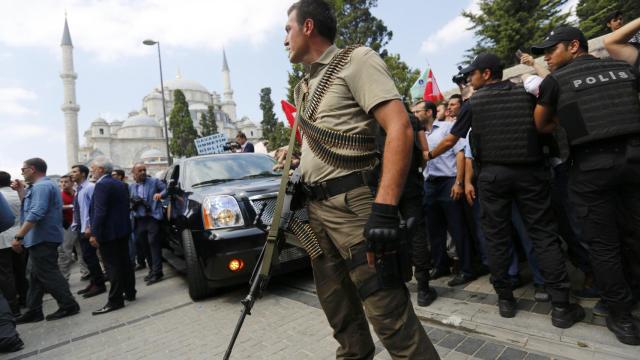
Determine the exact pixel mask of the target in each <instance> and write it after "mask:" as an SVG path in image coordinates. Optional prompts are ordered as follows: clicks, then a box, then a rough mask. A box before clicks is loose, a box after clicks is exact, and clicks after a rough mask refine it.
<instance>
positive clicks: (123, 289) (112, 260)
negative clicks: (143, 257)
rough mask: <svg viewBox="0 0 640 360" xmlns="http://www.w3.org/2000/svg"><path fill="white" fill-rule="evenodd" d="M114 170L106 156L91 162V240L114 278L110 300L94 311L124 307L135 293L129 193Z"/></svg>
mask: <svg viewBox="0 0 640 360" xmlns="http://www.w3.org/2000/svg"><path fill="white" fill-rule="evenodd" d="M112 170H113V165H112V164H111V160H109V159H108V158H106V157H104V156H99V157H97V158H96V159H95V160H93V162H92V164H91V171H92V172H93V176H94V178H95V179H97V181H96V186H95V188H94V191H93V198H92V199H91V208H90V211H91V215H90V217H91V238H90V239H89V242H90V243H91V245H92V246H94V247H96V248H100V253H101V254H102V260H103V261H104V262H105V265H106V267H107V268H108V269H109V272H108V274H109V280H110V282H111V288H110V289H109V301H107V304H106V305H105V306H104V307H102V308H101V309H99V310H96V311H94V312H93V315H101V314H106V313H108V312H111V311H114V310H118V309H121V308H123V307H124V300H125V299H126V300H128V301H133V300H135V297H136V290H135V278H134V274H133V269H132V268H131V264H130V262H129V234H130V233H131V226H130V222H129V196H128V191H127V186H126V185H125V184H124V183H123V182H121V181H119V180H116V179H114V178H112V177H111V171H112ZM123 294H124V297H123Z"/></svg>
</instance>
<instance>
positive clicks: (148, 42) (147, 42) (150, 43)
mask: <svg viewBox="0 0 640 360" xmlns="http://www.w3.org/2000/svg"><path fill="white" fill-rule="evenodd" d="M142 43H143V44H145V45H148V46H153V45H158V64H159V65H160V93H161V94H162V116H163V117H164V141H165V145H166V146H167V162H168V163H169V166H171V164H173V161H172V159H171V153H170V152H169V128H168V127H167V104H166V102H165V99H164V81H163V80H162V57H160V41H154V40H151V39H147V40H145V41H143V42H142Z"/></svg>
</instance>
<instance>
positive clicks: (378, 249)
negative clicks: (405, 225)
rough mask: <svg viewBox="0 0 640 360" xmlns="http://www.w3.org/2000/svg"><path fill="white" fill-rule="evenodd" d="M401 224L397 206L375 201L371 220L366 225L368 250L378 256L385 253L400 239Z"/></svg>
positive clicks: (365, 233)
mask: <svg viewBox="0 0 640 360" xmlns="http://www.w3.org/2000/svg"><path fill="white" fill-rule="evenodd" d="M399 225H400V219H399V218H398V207H397V206H395V205H387V204H378V203H373V205H372V206H371V214H370V215H369V220H367V223H366V224H365V226H364V238H365V239H366V244H367V250H368V251H369V252H373V253H374V254H376V255H378V256H381V255H382V254H384V252H385V251H387V250H389V249H386V248H390V247H392V246H391V245H395V242H396V241H397V239H398V232H399ZM385 249H386V250H385Z"/></svg>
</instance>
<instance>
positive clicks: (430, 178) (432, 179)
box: [427, 176, 456, 182]
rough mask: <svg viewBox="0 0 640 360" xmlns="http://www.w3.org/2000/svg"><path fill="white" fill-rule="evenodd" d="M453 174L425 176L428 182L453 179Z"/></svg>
mask: <svg viewBox="0 0 640 360" xmlns="http://www.w3.org/2000/svg"><path fill="white" fill-rule="evenodd" d="M455 178H456V177H455V176H427V181H428V182H441V181H446V180H451V179H455Z"/></svg>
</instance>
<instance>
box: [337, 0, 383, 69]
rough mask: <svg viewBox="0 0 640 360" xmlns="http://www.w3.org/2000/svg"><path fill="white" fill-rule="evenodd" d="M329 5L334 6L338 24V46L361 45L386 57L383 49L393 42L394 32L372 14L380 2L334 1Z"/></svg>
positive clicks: (368, 0) (358, 0)
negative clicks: (372, 10)
mask: <svg viewBox="0 0 640 360" xmlns="http://www.w3.org/2000/svg"><path fill="white" fill-rule="evenodd" d="M329 3H330V4H331V5H333V8H334V13H335V14H336V20H337V23H338V35H337V37H336V46H338V47H339V48H343V47H346V46H349V45H355V44H360V45H364V46H367V47H370V48H371V49H373V50H374V51H376V52H378V53H379V54H381V55H382V56H386V50H383V48H384V47H385V46H386V45H387V44H388V43H389V41H391V38H392V37H393V32H391V31H389V29H387V27H386V26H385V25H384V22H383V21H382V20H381V19H378V18H377V17H375V16H373V14H371V9H372V8H374V7H376V6H378V0H332V1H329Z"/></svg>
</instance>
